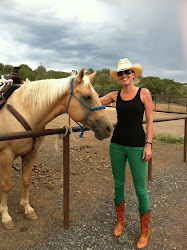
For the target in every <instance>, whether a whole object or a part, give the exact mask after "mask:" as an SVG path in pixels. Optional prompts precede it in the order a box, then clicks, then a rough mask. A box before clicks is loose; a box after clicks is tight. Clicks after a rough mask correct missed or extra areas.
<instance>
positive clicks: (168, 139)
mask: <svg viewBox="0 0 187 250" xmlns="http://www.w3.org/2000/svg"><path fill="white" fill-rule="evenodd" d="M153 139H154V140H156V141H161V142H165V143H169V144H177V145H181V144H184V138H183V137H181V136H173V135H171V134H169V133H168V134H158V135H154V136H153Z"/></svg>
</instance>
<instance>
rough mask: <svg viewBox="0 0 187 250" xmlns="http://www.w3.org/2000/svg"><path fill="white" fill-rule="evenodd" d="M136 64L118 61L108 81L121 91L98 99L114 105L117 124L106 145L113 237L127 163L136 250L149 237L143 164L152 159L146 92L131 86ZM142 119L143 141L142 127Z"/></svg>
mask: <svg viewBox="0 0 187 250" xmlns="http://www.w3.org/2000/svg"><path fill="white" fill-rule="evenodd" d="M142 72H143V68H142V66H141V65H140V64H134V65H132V63H131V62H130V61H129V60H128V59H127V58H124V59H120V61H119V63H118V69H117V71H115V70H110V75H111V77H112V78H114V79H116V80H118V81H119V82H120V83H121V85H122V89H121V90H120V91H114V92H110V93H109V94H107V95H105V96H103V97H101V98H100V100H101V103H102V105H108V104H110V103H113V102H116V111H117V124H116V127H115V129H114V132H113V136H112V138H111V142H110V158H111V165H112V173H113V177H114V186H115V187H114V188H115V207H116V212H117V224H116V226H115V228H114V235H115V236H120V235H121V234H122V232H123V229H124V224H125V218H124V208H125V167H126V161H127V160H128V162H129V165H130V169H131V173H132V177H133V183H134V187H135V190H136V195H137V197H138V201H139V214H140V220H141V235H140V238H139V240H138V243H137V248H138V249H142V248H144V247H146V246H147V244H148V238H149V235H150V227H149V223H150V202H149V196H148V193H147V188H146V171H147V161H148V160H149V159H150V158H151V157H152V148H151V147H152V137H153V106H152V98H151V94H150V92H149V90H148V89H145V88H138V87H136V86H135V85H134V78H135V77H138V76H140V75H141V74H142ZM144 112H145V117H146V130H147V138H145V132H144V129H143V126H142V120H143V115H144Z"/></svg>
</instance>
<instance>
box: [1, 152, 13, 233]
mask: <svg viewBox="0 0 187 250" xmlns="http://www.w3.org/2000/svg"><path fill="white" fill-rule="evenodd" d="M12 162H13V159H11V157H10V155H6V154H4V155H1V164H0V170H1V190H2V199H1V204H0V212H1V213H2V226H3V228H4V229H7V230H10V229H13V228H14V222H13V221H12V218H11V216H10V215H9V213H8V206H7V200H8V193H9V191H10V188H11V170H12Z"/></svg>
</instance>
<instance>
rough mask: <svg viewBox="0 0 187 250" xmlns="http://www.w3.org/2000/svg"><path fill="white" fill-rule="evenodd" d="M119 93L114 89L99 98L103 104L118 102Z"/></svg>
mask: <svg viewBox="0 0 187 250" xmlns="http://www.w3.org/2000/svg"><path fill="white" fill-rule="evenodd" d="M117 94H118V91H113V92H110V93H108V94H107V95H104V96H102V97H100V98H99V99H100V101H101V103H102V105H105V106H106V105H108V104H110V103H113V102H116V99H117Z"/></svg>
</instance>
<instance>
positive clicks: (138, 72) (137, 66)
mask: <svg viewBox="0 0 187 250" xmlns="http://www.w3.org/2000/svg"><path fill="white" fill-rule="evenodd" d="M128 69H129V70H133V71H134V73H135V77H138V76H140V75H141V74H142V73H143V67H142V65H141V64H134V65H132V66H131V67H130V68H128ZM124 70H126V69H124ZM110 75H111V77H112V78H114V79H115V80H119V77H118V71H115V70H113V69H110Z"/></svg>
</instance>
